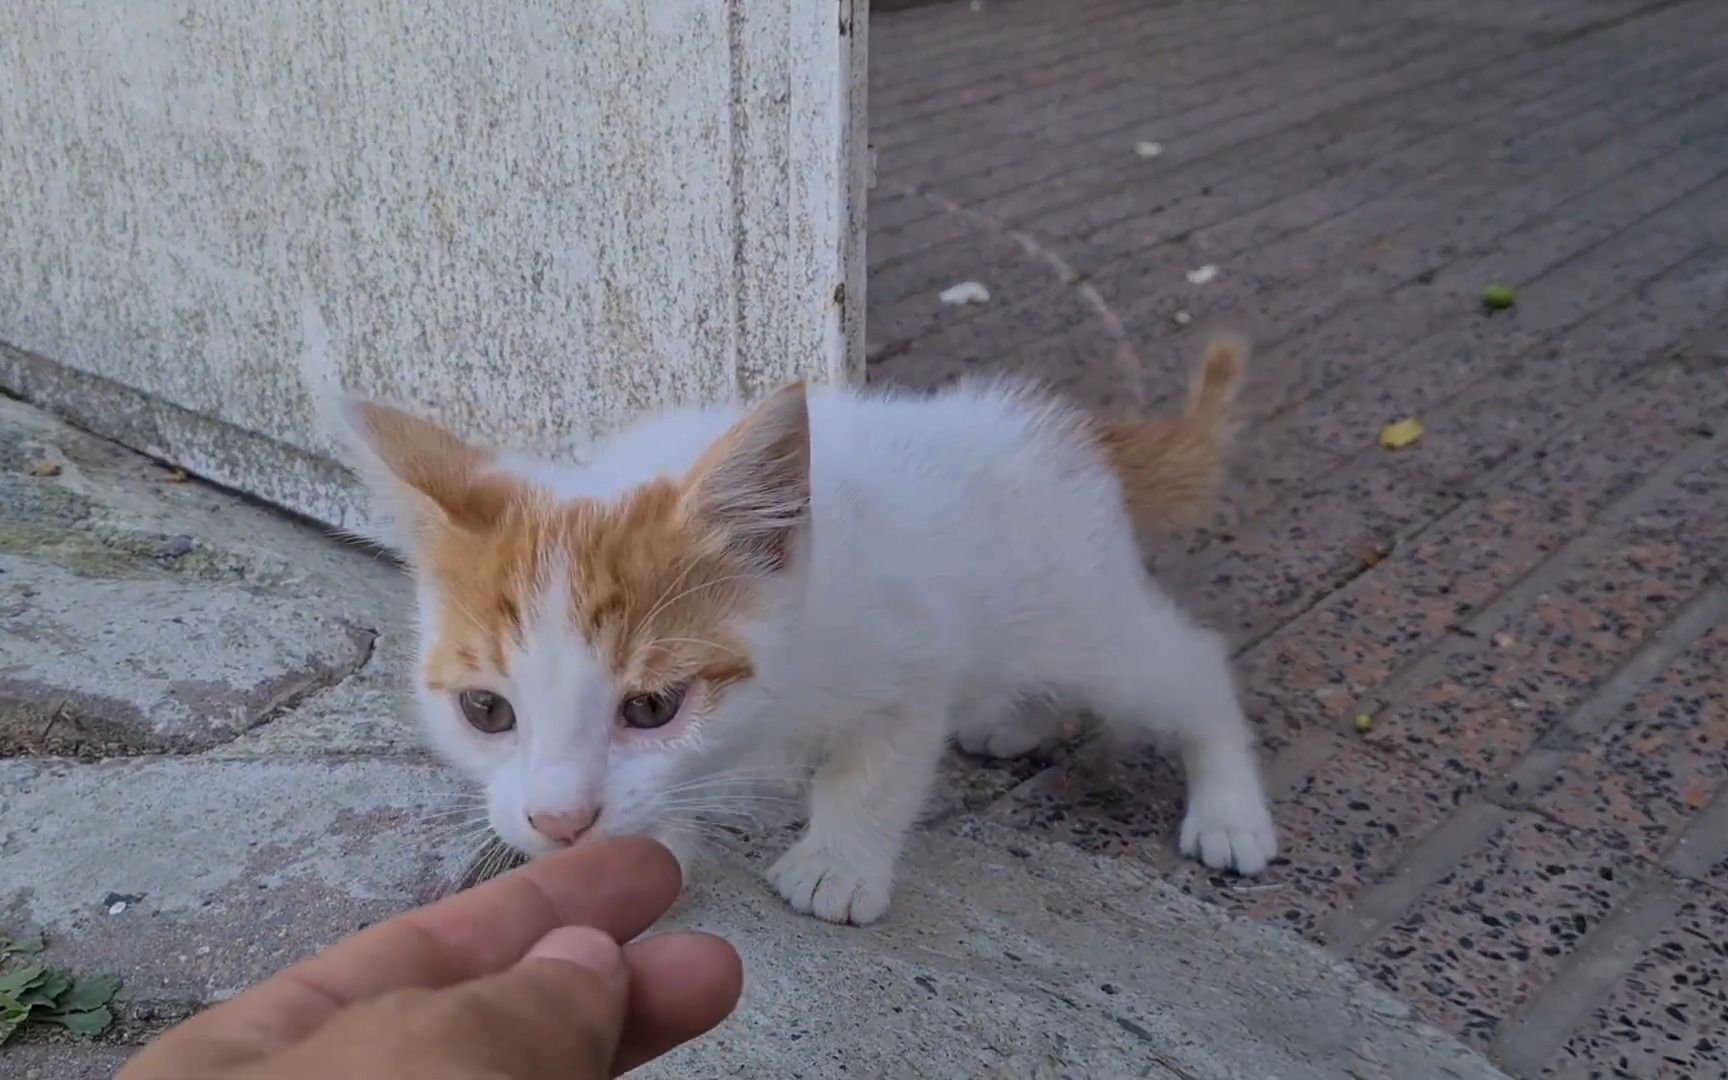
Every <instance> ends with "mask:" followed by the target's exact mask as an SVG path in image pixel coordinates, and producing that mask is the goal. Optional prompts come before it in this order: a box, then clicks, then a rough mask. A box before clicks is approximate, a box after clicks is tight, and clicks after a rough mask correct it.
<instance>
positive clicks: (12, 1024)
mask: <svg viewBox="0 0 1728 1080" xmlns="http://www.w3.org/2000/svg"><path fill="white" fill-rule="evenodd" d="M29 1015H30V1010H29V1009H27V1008H25V1007H24V1006H23V1005H20V1004H19V1003H18V999H17V998H14V997H12V996H11V995H10V994H0V1043H3V1042H5V1041H6V1040H7V1039H10V1038H11V1037H12V1033H13V1032H14V1031H17V1030H18V1025H20V1024H22V1023H23V1022H24V1018H25V1017H27V1016H29Z"/></svg>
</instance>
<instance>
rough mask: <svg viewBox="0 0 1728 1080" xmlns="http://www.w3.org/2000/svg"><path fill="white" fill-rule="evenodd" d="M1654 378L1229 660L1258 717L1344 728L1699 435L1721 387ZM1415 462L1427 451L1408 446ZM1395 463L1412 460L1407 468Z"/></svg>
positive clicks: (1703, 435) (1705, 431)
mask: <svg viewBox="0 0 1728 1080" xmlns="http://www.w3.org/2000/svg"><path fill="white" fill-rule="evenodd" d="M1719 381H1721V382H1722V383H1724V384H1725V385H1724V386H1723V387H1721V388H1713V384H1712V383H1711V382H1710V380H1704V381H1703V382H1702V383H1701V382H1700V381H1699V380H1698V379H1695V378H1691V377H1681V376H1680V375H1677V374H1676V373H1675V372H1674V371H1672V370H1668V371H1663V372H1659V373H1657V374H1656V375H1654V376H1652V377H1651V378H1649V379H1647V380H1644V381H1643V382H1641V383H1639V384H1638V385H1636V386H1634V387H1632V388H1630V389H1629V391H1628V397H1627V401H1626V405H1625V407H1624V408H1620V407H1616V409H1615V410H1614V411H1613V412H1612V413H1611V414H1609V415H1607V416H1605V417H1603V418H1602V420H1601V423H1600V424H1596V425H1582V426H1579V427H1576V428H1573V429H1570V430H1569V431H1568V432H1566V433H1565V434H1564V435H1562V436H1561V437H1560V438H1558V439H1556V440H1555V441H1554V442H1553V443H1551V444H1549V445H1547V446H1545V447H1543V448H1542V449H1540V450H1537V451H1535V452H1533V453H1532V454H1531V455H1530V457H1529V459H1528V461H1527V462H1526V463H1525V464H1524V465H1523V466H1522V467H1520V468H1518V469H1517V470H1516V471H1514V472H1513V473H1512V474H1511V475H1509V476H1508V477H1507V478H1506V479H1505V480H1504V482H1502V483H1501V484H1499V485H1497V486H1496V488H1495V490H1494V491H1493V492H1492V493H1490V494H1488V495H1486V496H1484V497H1481V498H1478V499H1474V500H1471V501H1470V502H1468V503H1466V504H1465V505H1463V506H1461V507H1460V508H1459V509H1458V510H1457V511H1456V512H1455V513H1452V514H1449V515H1447V516H1446V517H1445V518H1444V519H1443V520H1441V521H1440V522H1438V523H1436V524H1435V525H1434V526H1433V527H1432V528H1430V529H1427V530H1424V531H1423V532H1422V533H1420V534H1419V535H1418V536H1416V537H1414V538H1412V539H1411V540H1409V541H1408V542H1406V543H1404V544H1400V545H1398V546H1396V547H1394V548H1392V549H1391V550H1390V551H1389V552H1386V553H1385V554H1384V557H1383V558H1379V557H1378V556H1379V553H1374V555H1372V556H1368V557H1372V558H1377V561H1376V562H1375V564H1374V565H1373V566H1372V567H1370V568H1368V569H1367V570H1365V572H1363V573H1362V574H1361V576H1359V577H1358V578H1356V579H1355V580H1354V581H1352V582H1350V583H1349V584H1348V585H1346V586H1345V587H1344V588H1342V589H1340V590H1339V591H1338V592H1337V593H1336V594H1334V595H1333V596H1331V597H1329V598H1327V599H1326V600H1325V601H1323V602H1322V603H1320V604H1319V605H1317V606H1316V607H1315V608H1314V609H1313V610H1312V611H1310V612H1308V613H1306V614H1304V615H1303V616H1301V617H1300V618H1299V619H1297V620H1296V621H1294V622H1292V623H1291V624H1289V625H1288V626H1285V627H1283V628H1280V629H1279V630H1278V631H1277V632H1275V633H1273V634H1272V635H1270V636H1269V637H1268V638H1267V639H1266V640H1265V641H1263V642H1262V643H1260V644H1259V645H1258V646H1257V647H1256V648H1254V649H1253V650H1251V651H1250V652H1249V653H1248V654H1246V655H1245V656H1244V657H1243V659H1242V666H1243V673H1244V678H1245V681H1246V682H1247V683H1248V685H1250V686H1251V687H1253V688H1254V693H1255V694H1256V695H1257V697H1258V698H1259V699H1260V702H1261V704H1260V707H1261V708H1266V707H1269V706H1271V705H1272V704H1274V703H1275V704H1276V706H1277V707H1278V709H1279V710H1280V711H1281V712H1282V713H1283V715H1284V716H1285V717H1286V719H1287V720H1290V721H1292V722H1293V723H1294V724H1295V725H1296V726H1298V727H1308V726H1313V725H1315V724H1323V725H1338V724H1341V723H1346V722H1348V720H1349V719H1350V718H1351V717H1352V716H1353V715H1354V714H1355V712H1356V711H1357V709H1356V706H1357V703H1358V702H1359V701H1360V700H1361V699H1362V698H1363V697H1364V696H1365V695H1367V694H1368V693H1369V692H1371V691H1372V690H1374V689H1375V688H1377V687H1378V686H1379V685H1380V683H1382V682H1383V681H1384V680H1385V679H1386V678H1387V677H1388V676H1390V675H1391V674H1392V673H1393V671H1395V670H1396V669H1397V668H1398V667H1399V666H1400V665H1402V664H1405V663H1407V662H1409V661H1410V660H1412V659H1413V658H1414V657H1416V656H1417V655H1418V654H1420V653H1421V652H1423V651H1424V650H1426V649H1430V648H1433V647H1435V646H1436V645H1437V644H1439V643H1442V642H1444V641H1445V640H1446V639H1447V638H1448V636H1453V637H1454V639H1455V643H1460V644H1461V642H1456V637H1457V628H1458V627H1459V626H1460V624H1462V623H1463V622H1465V621H1466V620H1467V619H1469V617H1470V615H1471V614H1472V613H1473V612H1474V611H1476V610H1478V609H1480V608H1481V607H1482V606H1483V605H1485V604H1487V603H1489V602H1490V601H1492V600H1493V599H1494V598H1495V597H1496V596H1498V595H1499V594H1500V593H1501V592H1502V591H1503V590H1504V589H1505V588H1507V587H1508V586H1509V585H1511V584H1513V583H1514V582H1516V581H1517V580H1518V579H1519V578H1521V577H1522V576H1523V575H1524V574H1526V573H1528V572H1529V571H1530V570H1531V568H1533V567H1534V566H1536V565H1537V564H1538V563H1539V562H1540V561H1541V560H1542V558H1543V557H1544V556H1545V555H1546V554H1547V553H1548V552H1550V551H1552V550H1554V549H1555V548H1556V547H1558V546H1559V545H1560V544H1561V543H1562V542H1563V541H1565V540H1567V539H1569V538H1571V537H1573V536H1576V535H1578V534H1579V533H1580V532H1582V531H1584V530H1585V529H1586V528H1587V527H1588V525H1589V523H1590V521H1591V519H1592V517H1593V516H1594V515H1595V514H1597V513H1598V512H1600V511H1601V510H1602V509H1603V507H1605V506H1607V505H1608V504H1610V503H1611V502H1612V501H1613V500H1614V499H1616V498H1618V497H1620V496H1622V495H1624V494H1625V493H1626V492H1627V491H1628V490H1629V489H1631V488H1632V487H1634V486H1635V485H1636V484H1637V483H1638V482H1639V481H1640V480H1641V479H1643V478H1644V477H1646V476H1648V475H1649V474H1650V473H1651V472H1652V471H1654V470H1655V469H1656V468H1658V467H1659V466H1660V465H1662V464H1663V463H1664V462H1665V461H1667V460H1669V459H1670V458H1672V457H1673V456H1674V455H1675V454H1677V453H1679V452H1681V451H1683V450H1685V449H1687V448H1688V447H1691V446H1694V445H1695V444H1697V443H1698V442H1700V441H1701V440H1704V439H1707V438H1709V437H1710V436H1711V434H1712V432H1711V429H1710V428H1709V427H1708V425H1707V424H1705V422H1704V421H1705V419H1706V418H1707V416H1708V415H1709V413H1710V411H1711V410H1712V409H1715V408H1718V407H1719V406H1720V405H1721V403H1722V401H1723V400H1724V399H1728V380H1719ZM1419 446H1421V447H1422V449H1420V450H1419V453H1420V454H1426V453H1427V452H1428V450H1427V444H1426V441H1425V442H1424V443H1423V444H1419ZM1400 460H1415V458H1414V457H1406V458H1401V459H1400Z"/></svg>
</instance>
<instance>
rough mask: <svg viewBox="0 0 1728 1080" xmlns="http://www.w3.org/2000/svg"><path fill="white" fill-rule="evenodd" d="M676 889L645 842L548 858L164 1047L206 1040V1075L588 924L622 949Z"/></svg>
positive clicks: (248, 996)
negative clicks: (354, 1010) (372, 1001)
mask: <svg viewBox="0 0 1728 1080" xmlns="http://www.w3.org/2000/svg"><path fill="white" fill-rule="evenodd" d="M681 883H682V876H681V874H680V871H679V869H678V862H677V860H676V859H674V858H673V857H672V854H671V853H670V852H668V851H667V850H666V849H665V848H664V847H663V846H661V845H660V844H658V843H656V842H655V841H653V840H648V839H644V838H639V837H633V838H624V839H619V840H608V841H604V842H602V843H597V844H593V845H591V846H584V847H580V848H574V849H571V850H568V851H562V852H557V853H555V854H552V855H547V856H545V857H543V858H540V859H536V860H535V861H533V862H531V863H529V864H528V865H526V866H524V867H522V868H520V869H518V870H516V871H513V872H511V873H509V874H506V875H505V876H503V877H501V878H497V879H495V880H493V881H490V882H488V883H486V884H484V885H481V886H478V887H476V888H473V889H470V890H468V891H466V892H463V893H459V894H457V895H455V896H452V897H449V898H448V899H445V900H441V901H439V902H437V903H435V904H431V905H428V906H427V907H423V908H418V909H416V910H414V911H410V912H407V913H406V914H403V915H398V916H397V917H395V918H393V919H390V920H389V921H387V922H382V923H379V924H378V925H377V926H374V927H372V928H371V929H370V930H364V931H361V932H360V933H358V934H356V935H354V936H353V937H351V938H348V939H346V940H345V941H342V942H341V943H339V944H337V945H335V946H333V947H332V948H329V949H327V950H325V951H324V952H321V953H319V954H318V955H316V956H314V957H312V958H311V959H308V960H303V961H301V962H300V963H298V964H296V965H294V966H293V967H290V968H287V969H286V970H284V971H282V972H280V973H278V974H277V975H275V976H273V977H271V978H270V979H268V980H266V981H265V982H262V983H260V984H258V985H257V986H255V987H253V988H252V989H251V990H248V991H246V992H245V993H244V994H241V995H240V996H239V997H237V998H235V999H234V1000H232V1001H229V1002H227V1003H225V1004H222V1005H219V1006H217V1007H215V1008H213V1009H211V1010H209V1011H207V1012H205V1013H203V1014H201V1015H199V1016H198V1017H196V1018H194V1019H193V1020H190V1021H188V1022H187V1023H186V1024H185V1025H183V1026H182V1027H181V1028H180V1029H179V1030H177V1031H175V1032H173V1033H171V1034H170V1035H169V1036H168V1037H166V1038H164V1039H163V1040H162V1042H163V1043H168V1042H175V1043H178V1044H179V1045H180V1047H181V1048H182V1049H181V1050H180V1051H177V1052H178V1053H183V1052H184V1048H185V1047H186V1045H187V1044H188V1043H191V1042H204V1043H206V1044H207V1045H208V1049H209V1051H210V1052H211V1053H212V1054H213V1055H215V1056H214V1057H212V1058H210V1059H208V1060H207V1061H206V1067H208V1066H210V1065H215V1064H217V1063H218V1062H219V1061H224V1060H233V1057H234V1054H235V1053H237V1052H242V1051H243V1052H244V1053H245V1054H246V1055H247V1056H251V1055H255V1054H259V1053H267V1052H269V1051H270V1050H273V1049H275V1048H277V1047H279V1046H282V1045H284V1044H286V1043H288V1042H292V1041H293V1040H295V1039H299V1038H301V1037H303V1036H305V1035H306V1034H307V1033H308V1032H310V1031H312V1030H313V1029H314V1028H316V1027H318V1026H319V1025H320V1024H322V1023H324V1021H326V1020H328V1019H329V1018H330V1017H331V1016H332V1015H334V1014H335V1013H336V1012H337V1011H339V1010H340V1009H342V1008H344V1007H346V1006H348V1005H350V1004H353V1003H354V1002H357V1001H363V1000H366V999H367V998H372V997H376V996H378V995H379V994H383V993H386V992H388V991H391V990H398V989H403V988H406V987H423V988H427V989H438V988H441V987H445V986H450V985H452V984H455V983H458V982H464V981H466V980H469V979H474V978H478V977H480V976H482V975H488V974H491V973H493V972H497V971H502V970H504V969H505V968H508V967H509V966H510V965H512V964H514V963H515V962H516V961H518V960H520V959H521V958H522V956H523V954H525V953H526V952H527V951H528V949H529V947H530V946H532V945H533V944H534V943H535V942H537V941H539V940H540V939H541V938H542V937H544V936H545V935H546V934H548V933H550V932H551V931H553V930H555V929H557V928H558V927H560V926H592V927H595V928H597V929H600V930H604V931H605V932H606V933H608V934H610V935H612V937H613V938H614V939H616V940H618V941H620V942H623V941H628V940H630V939H631V938H633V937H635V936H636V935H637V934H640V933H641V932H642V931H644V930H646V929H648V927H649V926H651V925H653V923H654V920H656V919H658V918H659V917H660V916H661V915H662V914H664V913H665V911H666V909H667V908H669V907H671V906H672V901H673V900H675V899H676V898H677V896H678V890H679V887H680V885H681ZM158 1045H160V1043H159V1044H158ZM200 1056H201V1057H203V1056H204V1055H200ZM177 1061H179V1062H181V1063H183V1064H190V1062H186V1060H185V1059H184V1058H183V1057H182V1058H177Z"/></svg>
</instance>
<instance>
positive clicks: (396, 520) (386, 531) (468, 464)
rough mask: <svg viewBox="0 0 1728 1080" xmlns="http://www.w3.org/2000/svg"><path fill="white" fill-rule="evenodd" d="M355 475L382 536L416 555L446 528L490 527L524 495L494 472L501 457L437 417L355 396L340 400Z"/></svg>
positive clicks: (380, 538) (511, 483) (383, 539)
mask: <svg viewBox="0 0 1728 1080" xmlns="http://www.w3.org/2000/svg"><path fill="white" fill-rule="evenodd" d="M337 410H338V411H339V413H340V415H341V418H342V423H343V427H344V428H345V433H346V434H347V436H348V440H347V441H348V443H349V445H350V446H351V448H352V450H353V457H354V458H355V462H354V464H355V467H356V468H355V471H356V472H358V473H359V474H360V477H361V479H363V480H364V481H365V482H366V486H367V488H368V489H369V490H370V492H371V494H372V499H373V512H374V515H375V516H376V515H378V514H379V513H380V512H381V513H382V514H383V516H384V517H385V518H386V519H387V520H385V521H382V522H378V523H377V525H378V528H377V532H378V535H377V536H375V537H374V538H375V539H379V540H382V541H383V542H385V543H386V544H389V545H390V546H392V547H399V548H403V549H408V550H411V549H412V548H414V547H415V546H417V544H418V542H419V541H420V540H421V539H422V538H423V537H424V536H425V534H426V533H427V532H428V531H430V530H432V529H435V528H438V527H440V526H454V527H456V528H461V529H468V530H474V531H480V530H484V529H485V528H487V527H488V526H490V525H491V524H492V523H493V522H495V521H497V520H498V518H499V517H500V516H501V515H502V514H503V513H504V511H505V509H506V508H507V507H508V505H509V503H510V501H511V499H512V498H513V497H514V496H515V494H516V483H515V482H514V481H512V480H511V479H510V478H508V477H505V476H501V475H498V474H496V473H492V472H489V471H488V467H489V466H490V465H491V463H492V460H493V456H492V454H490V453H489V452H487V451H485V450H482V449H480V448H479V447H476V446H472V445H470V444H469V443H467V442H464V441H463V440H462V439H461V438H460V437H459V436H457V435H455V434H454V433H452V432H450V431H447V430H445V429H444V428H442V427H439V426H438V425H437V424H434V423H433V422H432V421H430V420H425V419H422V418H421V417H418V416H414V415H413V414H411V413H406V412H403V411H402V410H401V409H397V408H393V407H391V406H389V405H380V404H378V403H376V402H372V401H363V400H359V399H355V398H343V399H341V400H340V401H339V402H337Z"/></svg>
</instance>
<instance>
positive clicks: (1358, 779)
mask: <svg viewBox="0 0 1728 1080" xmlns="http://www.w3.org/2000/svg"><path fill="white" fill-rule="evenodd" d="M1322 737H1324V738H1328V739H1329V738H1330V737H1329V736H1322ZM1458 799H1459V792H1458V791H1457V788H1456V785H1454V784H1451V783H1449V782H1448V781H1446V780H1445V779H1444V778H1442V777H1438V776H1434V775H1432V774H1429V773H1426V772H1424V771H1422V770H1421V769H1418V768H1417V767H1416V766H1414V765H1413V764H1411V763H1409V762H1400V761H1393V760H1388V759H1386V758H1384V757H1382V756H1381V755H1378V754H1375V753H1374V752H1373V751H1371V750H1369V749H1367V748H1365V747H1362V746H1355V745H1349V744H1346V743H1343V742H1341V741H1339V742H1337V745H1336V748H1335V750H1334V752H1333V753H1332V755H1331V756H1330V757H1329V758H1327V759H1326V760H1324V761H1323V762H1322V763H1321V764H1320V765H1318V766H1317V767H1316V768H1315V769H1314V770H1313V771H1312V772H1311V773H1309V775H1308V776H1307V777H1305V778H1304V779H1302V780H1301V781H1300V782H1298V783H1297V784H1296V786H1295V787H1294V788H1292V789H1291V790H1290V791H1288V792H1287V793H1285V794H1284V795H1282V796H1281V797H1279V798H1278V799H1276V800H1275V801H1274V804H1273V807H1272V816H1273V818H1274V820H1276V822H1277V824H1278V849H1279V858H1278V860H1277V862H1275V863H1274V864H1273V865H1272V867H1270V868H1269V869H1268V870H1267V871H1266V873H1265V874H1264V875H1262V876H1261V877H1258V878H1255V879H1253V880H1252V881H1244V880H1241V879H1239V878H1235V877H1225V876H1223V875H1219V874H1217V873H1215V872H1213V871H1209V870H1207V868H1206V867H1204V866H1201V865H1199V864H1198V863H1194V862H1192V861H1189V860H1180V861H1174V860H1173V861H1172V862H1171V864H1170V865H1169V866H1168V868H1167V870H1166V875H1167V877H1168V879H1169V880H1170V881H1171V883H1172V884H1175V885H1177V886H1179V887H1181V888H1182V889H1183V890H1184V891H1186V892H1189V893H1191V894H1193V895H1196V896H1201V897H1203V898H1205V899H1208V900H1211V901H1213V902H1215V903H1218V904H1220V905H1221V906H1224V907H1227V908H1229V909H1231V910H1234V911H1238V912H1240V913H1242V914H1244V915H1248V916H1251V917H1253V918H1255V919H1258V920H1260V921H1262V922H1269V923H1276V924H1278V925H1281V926H1285V927H1288V928H1289V929H1292V930H1296V931H1298V932H1300V933H1302V934H1304V935H1306V936H1309V937H1313V938H1317V939H1321V938H1322V937H1323V936H1322V935H1321V934H1320V932H1319V927H1320V926H1321V925H1322V924H1323V923H1324V922H1325V921H1326V919H1327V918H1328V916H1331V915H1333V914H1334V913H1336V912H1338V911H1340V910H1342V909H1346V908H1348V907H1349V906H1350V905H1351V903H1352V901H1353V900H1354V898H1355V896H1356V895H1357V893H1359V892H1360V891H1361V890H1362V888H1363V887H1364V886H1366V885H1368V884H1371V883H1372V882H1374V881H1376V880H1378V879H1379V878H1381V877H1382V876H1383V875H1384V874H1385V873H1386V871H1388V870H1389V869H1391V867H1392V865H1393V864H1394V863H1395V862H1397V860H1398V858H1399V856H1400V855H1401V854H1403V852H1404V850H1405V849H1406V848H1408V847H1409V846H1410V845H1411V844H1414V843H1415V842H1416V841H1418V840H1419V839H1421V838H1422V837H1423V836H1424V835H1425V834H1426V833H1427V832H1428V831H1429V830H1430V829H1432V828H1434V827H1435V826H1436V825H1438V824H1439V823H1440V822H1441V821H1442V820H1444V819H1445V817H1446V816H1447V815H1448V814H1450V813H1451V812H1452V811H1453V810H1454V809H1455V808H1456V807H1457V805H1458ZM1165 857H1167V858H1169V857H1170V856H1169V855H1168V854H1166V856H1165Z"/></svg>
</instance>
